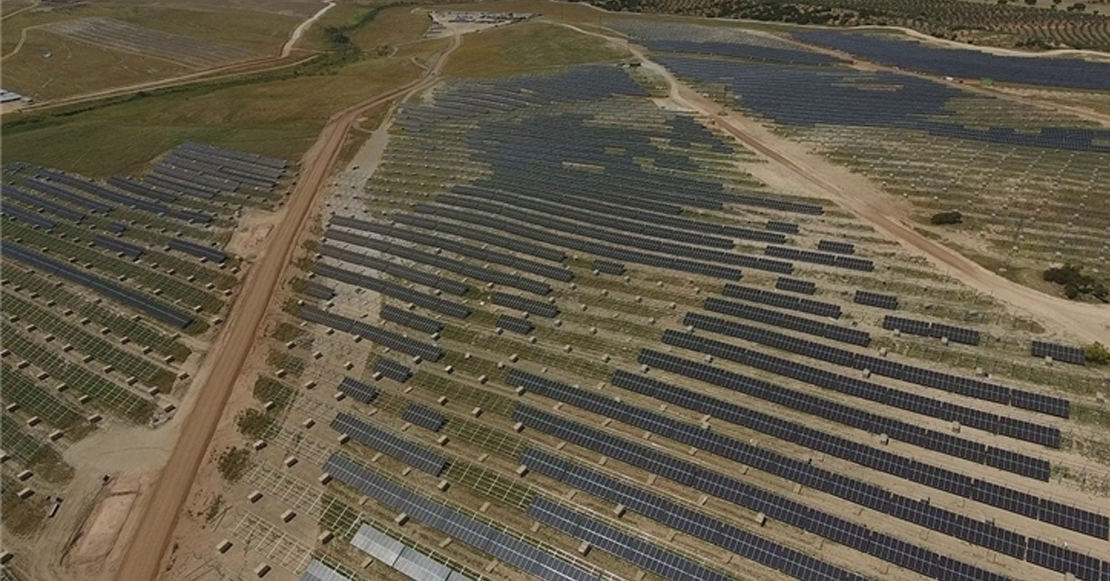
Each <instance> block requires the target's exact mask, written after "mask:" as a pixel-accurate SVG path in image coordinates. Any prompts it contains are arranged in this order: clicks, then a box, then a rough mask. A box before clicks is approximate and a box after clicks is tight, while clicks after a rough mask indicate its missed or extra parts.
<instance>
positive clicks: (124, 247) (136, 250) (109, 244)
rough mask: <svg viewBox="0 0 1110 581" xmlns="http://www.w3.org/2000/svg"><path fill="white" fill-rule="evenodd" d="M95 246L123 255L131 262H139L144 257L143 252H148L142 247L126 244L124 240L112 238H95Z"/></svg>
mask: <svg viewBox="0 0 1110 581" xmlns="http://www.w3.org/2000/svg"><path fill="white" fill-rule="evenodd" d="M93 244H96V245H97V246H102V247H104V248H107V249H108V250H111V251H112V252H115V253H117V254H123V255H124V256H126V257H128V258H130V259H131V260H138V258H139V257H140V256H142V255H143V252H146V249H144V248H143V247H142V246H137V245H135V244H131V243H128V242H124V241H122V240H118V239H116V238H112V237H111V236H102V235H97V236H94V237H93Z"/></svg>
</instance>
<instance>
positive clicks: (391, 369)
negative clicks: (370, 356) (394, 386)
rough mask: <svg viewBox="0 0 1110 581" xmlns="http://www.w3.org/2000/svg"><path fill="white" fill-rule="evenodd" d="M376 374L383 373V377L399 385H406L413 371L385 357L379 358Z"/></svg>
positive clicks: (375, 369)
mask: <svg viewBox="0 0 1110 581" xmlns="http://www.w3.org/2000/svg"><path fill="white" fill-rule="evenodd" d="M374 372H375V373H381V374H382V375H383V376H385V377H388V378H390V379H392V380H394V381H396V382H399V383H404V382H406V381H408V380H409V378H411V377H412V370H411V369H409V368H408V367H406V366H404V365H401V364H400V363H397V362H396V361H394V360H392V359H387V358H385V357H379V358H378V361H377V362H376V363H374Z"/></svg>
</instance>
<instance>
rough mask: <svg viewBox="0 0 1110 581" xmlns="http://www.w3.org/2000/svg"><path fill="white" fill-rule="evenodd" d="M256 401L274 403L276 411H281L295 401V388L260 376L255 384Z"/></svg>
mask: <svg viewBox="0 0 1110 581" xmlns="http://www.w3.org/2000/svg"><path fill="white" fill-rule="evenodd" d="M253 393H254V399H257V400H258V401H260V402H263V403H265V402H268V401H272V402H274V409H275V410H281V409H283V408H285V407H286V406H287V405H289V402H290V401H292V400H293V395H294V394H295V392H294V391H293V388H291V387H289V386H288V385H285V384H284V383H282V382H280V381H278V380H276V379H273V378H270V377H266V376H259V377H258V379H257V380H255V382H254V391H253Z"/></svg>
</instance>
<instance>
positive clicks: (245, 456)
mask: <svg viewBox="0 0 1110 581" xmlns="http://www.w3.org/2000/svg"><path fill="white" fill-rule="evenodd" d="M250 467H251V451H250V450H248V449H247V448H240V447H238V446H231V447H229V448H225V449H224V451H223V452H220V455H219V456H217V457H216V468H217V469H218V470H219V471H220V476H223V478H224V480H227V481H228V482H231V483H235V482H239V480H240V479H241V478H243V476H244V475H245V474H246V473H247V470H249V469H250Z"/></svg>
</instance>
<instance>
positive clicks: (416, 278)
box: [320, 244, 470, 296]
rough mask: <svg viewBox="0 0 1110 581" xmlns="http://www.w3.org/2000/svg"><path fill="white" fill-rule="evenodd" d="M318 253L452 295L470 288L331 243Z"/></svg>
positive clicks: (459, 293) (463, 292)
mask: <svg viewBox="0 0 1110 581" xmlns="http://www.w3.org/2000/svg"><path fill="white" fill-rule="evenodd" d="M320 254H321V255H323V256H327V257H329V258H335V259H337V260H342V261H343V262H349V263H351V264H357V265H359V266H365V267H367V268H370V269H373V270H377V271H381V272H384V273H386V274H389V275H392V276H395V277H397V278H401V279H404V280H408V281H412V282H415V283H416V284H422V285H424V286H426V287H431V288H434V289H438V290H441V291H443V292H445V293H450V294H453V295H458V296H462V295H464V294H466V291H468V290H470V287H468V286H466V285H465V284H462V283H461V282H458V281H455V280H452V279H449V278H446V277H442V276H437V275H434V274H431V273H429V272H424V271H422V270H417V269H415V268H410V267H408V266H403V265H400V264H396V263H393V262H390V261H388V260H384V259H381V258H375V257H373V256H370V255H367V254H363V253H361V252H352V251H350V250H344V249H342V248H339V247H338V246H335V245H332V244H324V245H321V246H320Z"/></svg>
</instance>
